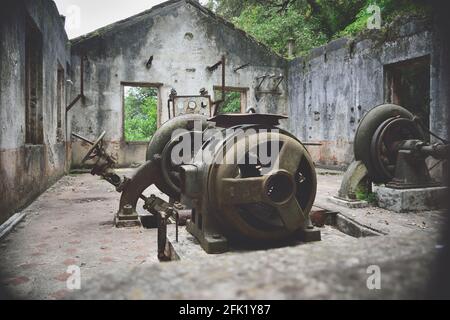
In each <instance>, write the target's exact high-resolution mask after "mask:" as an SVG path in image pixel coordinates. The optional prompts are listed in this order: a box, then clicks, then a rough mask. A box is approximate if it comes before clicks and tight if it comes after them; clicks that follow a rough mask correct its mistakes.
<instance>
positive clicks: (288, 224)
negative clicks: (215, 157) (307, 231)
mask: <svg viewBox="0 0 450 320" xmlns="http://www.w3.org/2000/svg"><path fill="white" fill-rule="evenodd" d="M255 136H256V135H255ZM255 136H251V137H249V139H248V141H247V142H248V143H246V144H245V158H246V159H247V160H248V159H250V158H252V159H253V158H255V149H258V150H259V148H260V147H261V145H262V144H265V146H264V147H265V148H266V150H267V148H270V147H271V148H272V150H270V152H269V153H271V154H272V155H274V159H276V160H275V161H272V163H270V164H268V165H265V166H264V165H261V161H260V159H259V158H258V157H257V156H256V158H257V159H256V160H257V161H253V163H254V164H253V165H249V164H246V165H239V174H238V176H237V177H236V178H225V179H222V190H223V197H224V199H226V200H224V203H226V205H234V206H239V207H241V208H245V209H244V210H242V212H243V214H245V215H246V216H255V218H256V219H258V220H267V219H264V217H262V216H260V214H259V212H260V210H258V209H257V208H258V204H265V205H267V206H269V207H271V208H273V210H274V211H273V212H274V214H276V215H278V217H279V220H280V222H282V225H284V227H285V228H286V229H287V230H289V231H295V230H298V229H299V228H301V227H302V226H304V223H305V220H306V218H307V217H305V213H304V209H303V208H302V206H301V205H300V201H299V199H297V191H298V187H299V185H300V184H302V183H303V182H305V180H306V177H304V176H303V175H302V173H301V172H299V168H300V165H301V163H302V160H303V157H304V152H303V150H302V149H301V147H300V144H299V142H297V141H295V140H294V139H292V138H290V137H286V136H282V140H275V144H272V140H273V139H278V138H279V137H280V135H274V136H272V135H271V134H269V135H267V137H265V138H261V137H259V139H258V141H257V143H256V144H255V143H254V142H255ZM277 142H278V143H277ZM275 145H276V147H275V150H273V149H274V146H275ZM249 146H250V147H249ZM239 147H241V148H243V147H244V143H241V144H240V145H239ZM253 160H255V159H253ZM261 168H264V169H268V170H267V171H268V173H266V174H264V175H263V174H262V169H261ZM252 175H253V176H252ZM300 177H303V179H300ZM252 208H253V210H252ZM266 223H268V224H269V225H273V224H274V221H273V220H271V221H266Z"/></svg>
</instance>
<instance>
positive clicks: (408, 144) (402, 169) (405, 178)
mask: <svg viewBox="0 0 450 320" xmlns="http://www.w3.org/2000/svg"><path fill="white" fill-rule="evenodd" d="M427 134H428V135H431V136H434V137H435V138H436V139H437V140H440V142H437V143H430V142H429V138H427ZM354 153H355V162H353V163H352V164H351V165H350V167H349V169H348V170H347V172H346V174H345V176H344V179H343V182H342V185H341V189H340V190H339V194H338V197H339V198H341V199H344V200H350V201H352V200H355V199H356V196H355V192H356V190H357V188H358V187H360V186H361V185H362V184H366V185H367V183H371V182H374V183H377V184H386V186H387V187H389V188H392V189H415V188H428V187H435V186H438V185H440V184H439V183H438V182H436V181H434V180H433V179H432V178H431V176H430V172H429V169H428V167H427V163H426V159H427V158H428V157H430V156H431V157H433V158H435V159H438V160H442V161H446V160H447V159H448V157H449V143H448V141H445V140H444V139H441V138H439V137H437V136H436V135H434V134H433V133H432V132H429V131H428V130H427V129H426V128H425V126H424V125H422V124H421V120H420V119H419V118H418V117H416V116H415V115H413V114H412V113H411V112H409V111H408V110H407V109H405V108H403V107H401V106H398V105H394V104H384V105H380V106H377V107H375V108H373V109H372V110H370V111H369V112H368V113H367V114H366V115H365V116H364V118H363V119H362V120H361V122H360V125H359V127H358V130H357V131H356V135H355V142H354Z"/></svg>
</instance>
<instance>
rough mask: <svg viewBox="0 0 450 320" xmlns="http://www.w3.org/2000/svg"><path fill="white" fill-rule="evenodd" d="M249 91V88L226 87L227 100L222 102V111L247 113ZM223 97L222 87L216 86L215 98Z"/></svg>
mask: <svg viewBox="0 0 450 320" xmlns="http://www.w3.org/2000/svg"><path fill="white" fill-rule="evenodd" d="M247 91H248V88H237V87H226V88H225V101H224V102H223V103H222V104H221V107H220V113H221V114H229V113H245V112H246V110H247ZM221 98H222V88H221V87H220V86H215V87H214V99H215V100H216V101H217V100H220V99H221Z"/></svg>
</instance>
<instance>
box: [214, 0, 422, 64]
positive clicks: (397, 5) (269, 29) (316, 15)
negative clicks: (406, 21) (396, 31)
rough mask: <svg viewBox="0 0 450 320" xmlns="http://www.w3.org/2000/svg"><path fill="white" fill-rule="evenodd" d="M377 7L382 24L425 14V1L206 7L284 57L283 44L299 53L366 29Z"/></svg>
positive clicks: (249, 0)
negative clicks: (371, 9)
mask: <svg viewBox="0 0 450 320" xmlns="http://www.w3.org/2000/svg"><path fill="white" fill-rule="evenodd" d="M371 4H376V5H378V6H379V7H380V8H381V14H382V20H383V24H386V23H389V22H391V21H392V20H393V19H394V18H395V17H397V16H399V15H405V14H420V15H423V14H427V13H429V10H430V9H429V4H428V3H427V1H425V0H209V1H208V4H207V5H208V7H209V8H210V9H212V10H213V11H215V12H216V13H218V14H219V15H221V16H223V17H224V18H225V19H228V20H230V21H231V22H233V23H234V24H235V25H236V26H237V27H239V28H241V29H243V30H244V31H246V32H248V33H249V34H250V35H252V36H253V37H255V38H256V39H257V40H259V41H261V42H262V43H264V44H266V45H268V46H269V47H271V48H272V49H273V50H274V51H275V52H277V53H279V54H280V55H283V56H287V54H288V52H287V43H288V40H289V39H290V38H292V39H293V40H294V41H295V53H296V54H297V55H301V54H302V53H304V52H306V51H308V50H310V49H312V48H314V47H317V46H320V45H323V44H325V43H327V42H328V41H331V40H333V39H335V38H338V37H342V36H353V35H356V34H358V33H359V32H361V31H363V30H365V29H366V27H367V20H368V18H369V17H370V16H371V13H370V12H368V11H367V8H368V7H369V6H370V5H371Z"/></svg>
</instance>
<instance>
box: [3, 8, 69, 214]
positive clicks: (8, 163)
mask: <svg viewBox="0 0 450 320" xmlns="http://www.w3.org/2000/svg"><path fill="white" fill-rule="evenodd" d="M27 16H29V17H30V18H31V19H32V20H33V21H34V22H35V24H36V25H37V27H38V29H39V30H40V32H41V33H42V36H43V96H42V101H41V103H42V106H43V113H42V115H43V132H44V144H43V145H26V144H25V112H26V106H25V26H26V17H27ZM58 61H59V63H60V64H61V65H62V66H64V67H66V64H67V63H70V50H69V43H68V39H67V35H66V33H65V31H64V24H63V22H62V21H61V17H60V15H59V13H58V11H57V9H56V6H55V4H54V3H53V1H50V0H25V1H9V0H8V1H6V2H5V3H2V9H1V12H0V77H1V83H0V119H1V121H0V123H1V127H0V177H1V179H0V195H1V196H0V223H2V222H4V221H5V220H7V219H8V218H9V217H10V216H11V215H12V214H13V213H14V212H15V211H16V210H17V209H19V208H21V207H23V206H25V205H26V204H28V203H29V202H30V201H32V200H33V199H34V198H35V197H36V196H37V195H39V194H40V193H41V192H43V191H45V190H46V189H47V188H48V187H49V186H50V185H51V184H52V183H53V182H54V181H56V180H57V179H59V178H60V177H61V176H62V175H63V174H64V172H65V171H66V169H68V168H69V163H68V159H67V158H66V154H67V149H68V141H67V138H66V141H65V142H64V141H61V142H57V137H56V127H57V113H56V107H57V103H56V90H57V70H58ZM66 77H67V75H66ZM64 118H65V114H64V112H63V113H62V119H63V122H64ZM63 128H64V124H63Z"/></svg>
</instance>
